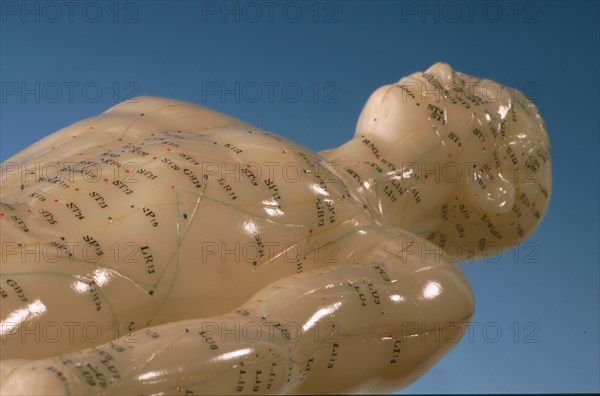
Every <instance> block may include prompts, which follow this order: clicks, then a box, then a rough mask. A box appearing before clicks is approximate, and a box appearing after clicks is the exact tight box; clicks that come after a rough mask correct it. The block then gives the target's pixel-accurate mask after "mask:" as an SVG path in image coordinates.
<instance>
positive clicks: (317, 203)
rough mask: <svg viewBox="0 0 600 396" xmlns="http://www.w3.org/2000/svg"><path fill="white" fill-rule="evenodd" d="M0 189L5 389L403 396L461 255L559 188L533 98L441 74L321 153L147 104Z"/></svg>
mask: <svg viewBox="0 0 600 396" xmlns="http://www.w3.org/2000/svg"><path fill="white" fill-rule="evenodd" d="M15 133H17V132H15ZM1 176H2V185H1V187H2V188H1V207H0V221H1V222H0V224H1V259H2V260H1V274H0V275H1V278H0V308H1V309H0V320H1V322H0V351H1V352H0V357H1V363H0V368H1V370H0V379H1V388H0V393H1V394H2V395H11V394H18V395H34V394H61V395H84V394H102V395H110V394H136V395H140V394H141V395H155V394H182V395H196V394H223V393H225V394H263V393H276V394H279V393H340V392H344V393H346V392H360V393H364V392H378V393H384V392H391V391H394V390H397V389H399V388H402V387H403V386H406V385H408V384H410V383H411V382H413V381H415V380H416V379H417V378H418V377H419V376H421V375H422V374H423V373H424V372H426V371H427V370H428V369H429V368H430V367H431V366H432V365H433V364H435V362H436V361H438V360H439V359H441V358H442V357H443V356H444V355H445V354H446V353H447V352H448V351H449V350H450V349H451V348H452V347H454V346H455V345H457V344H458V342H459V340H460V338H461V336H462V335H463V334H464V333H465V332H466V326H467V325H468V321H469V319H470V318H471V316H472V315H473V312H474V298H473V294H472V291H471V288H470V286H469V284H468V282H467V280H466V278H465V276H464V275H463V273H462V271H461V270H460V268H459V266H458V264H459V262H464V261H472V260H476V259H480V258H485V257H487V256H489V255H493V256H495V255H497V254H498V253H499V252H500V251H502V250H505V249H509V248H511V247H512V246H514V245H515V244H518V243H520V242H522V241H524V240H525V239H526V238H527V237H528V236H529V235H530V234H531V232H532V231H533V230H534V229H535V227H536V226H537V225H538V224H539V223H540V221H541V219H542V217H543V216H544V213H545V212H546V209H547V207H548V201H549V195H550V190H551V188H550V187H551V186H550V183H551V178H550V151H549V143H548V137H547V135H546V130H545V127H544V123H543V121H542V118H541V117H540V115H539V113H538V111H537V109H536V107H535V106H534V104H532V103H531V102H530V101H529V100H528V98H527V97H526V96H525V95H523V94H522V93H521V92H519V91H517V90H514V89H511V88H508V87H505V86H502V85H500V84H497V83H494V82H493V81H490V80H486V79H480V78H475V77H471V76H469V75H466V74H463V73H460V72H457V71H454V70H453V69H452V68H451V67H450V66H448V65H447V64H443V63H438V64H435V65H433V66H432V67H431V68H429V69H428V70H427V71H426V72H424V73H421V72H419V73H415V74H412V75H410V76H408V77H405V78H403V79H401V80H400V81H399V82H397V83H395V84H391V85H386V86H383V87H381V88H379V89H378V90H377V91H375V92H374V93H373V94H372V96H371V97H370V98H369V100H368V102H367V103H366V105H365V107H364V109H363V111H362V113H361V115H360V118H359V120H358V124H357V127H356V133H355V135H354V137H353V138H352V139H351V140H350V141H348V142H347V143H345V144H343V145H342V146H340V147H338V148H335V149H332V150H327V151H324V152H321V153H315V152H313V151H311V150H310V149H308V148H306V147H304V146H301V145H299V144H295V143H293V142H291V141H289V140H286V139H285V138H282V137H278V136H276V135H273V134H271V133H268V132H265V131H263V130H261V129H259V128H256V127H254V126H251V125H248V124H246V123H244V122H241V121H238V120H236V119H234V118H231V117H228V116H226V115H223V114H220V113H217V112H214V111H211V110H209V109H206V108H203V107H200V106H196V105H193V104H190V103H185V102H181V101H177V100H171V99H162V98H154V97H139V98H135V99H131V100H128V101H126V102H124V103H121V104H118V105H116V106H114V107H113V108H111V109H109V110H108V111H106V112H105V113H103V114H101V115H99V116H98V117H95V118H91V119H87V120H84V121H81V122H78V123H76V124H74V125H71V126H69V127H67V128H65V129H63V130H61V131H58V132H56V133H54V134H52V135H50V136H48V137H46V138H44V139H42V140H40V141H39V142H37V143H35V144H33V145H32V146H30V147H29V148H27V149H25V150H23V151H22V152H20V153H19V154H17V155H15V156H14V157H12V158H10V159H8V160H7V161H6V162H4V163H3V164H2V174H1Z"/></svg>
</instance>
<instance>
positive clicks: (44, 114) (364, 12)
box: [0, 0, 600, 393]
mask: <svg viewBox="0 0 600 396" xmlns="http://www.w3.org/2000/svg"><path fill="white" fill-rule="evenodd" d="M48 4H50V5H48ZM74 4H75V5H74V6H73V8H71V9H69V8H68V7H67V6H66V5H65V4H64V3H63V2H54V3H53V2H50V3H48V2H35V1H30V2H26V3H22V2H12V1H4V0H3V1H2V2H1V8H0V11H1V15H0V17H1V39H0V48H1V50H0V55H1V60H0V67H1V68H0V73H1V76H0V80H1V84H2V85H1V88H2V89H1V114H0V131H1V148H0V158H1V159H2V160H5V159H7V158H8V157H10V156H11V155H13V154H15V153H17V152H18V151H19V150H21V149H23V148H24V147H26V146H28V145H29V144H31V143H33V142H35V141H36V140H38V139H40V138H41V137H43V136H45V135H47V134H49V133H51V132H54V131H56V130H58V129H60V128H62V127H65V126H67V125H69V124H71V123H73V122H75V121H77V120H80V119H82V118H85V117H89V116H92V115H96V114H98V113H100V112H102V111H104V110H105V109H106V108H108V107H110V106H112V105H114V104H115V103H117V102H119V101H121V100H123V99H127V98H128V97H130V96H131V95H132V94H136V95H142V94H143V95H157V96H166V97H173V98H178V99H184V100H188V101H191V102H195V103H198V104H203V105H206V106H208V107H211V108H214V109H217V110H220V111H223V112H226V113H228V114H231V115H233V116H235V117H237V118H240V119H243V120H245V121H248V122H250V123H252V124H255V125H257V126H260V127H262V128H264V129H266V130H270V131H273V132H275V133H278V134H280V135H283V136H286V137H288V138H290V139H292V140H296V141H298V142H301V143H303V144H305V145H307V146H309V147H311V148H313V149H315V150H321V149H325V148H329V147H332V146H337V145H339V144H341V143H342V142H344V141H345V140H347V139H348V138H349V137H350V136H351V135H352V134H353V131H354V125H355V122H356V119H357V117H358V114H359V112H360V110H361V108H362V106H363V104H364V102H365V101H366V99H367V98H368V96H369V95H370V93H371V92H372V91H373V90H375V89H376V88H377V87H379V86H381V85H383V84H387V83H390V82H394V81H397V80H398V79H400V78H401V77H402V76H405V75H407V74H410V73H412V72H414V71H418V70H424V69H426V68H427V67H428V66H430V65H431V64H433V63H434V62H436V61H440V60H441V61H445V62H448V63H450V64H451V65H452V66H453V67H454V68H455V69H457V70H460V71H463V72H465V73H467V74H472V75H476V76H481V77H487V78H490V79H493V80H496V81H499V82H501V83H503V84H506V85H510V86H513V87H517V88H520V89H522V90H524V91H525V92H526V93H527V94H528V95H529V96H530V98H531V99H532V100H534V101H535V102H536V104H537V105H538V107H539V109H540V111H541V113H542V115H543V116H544V119H545V121H546V124H547V127H548V132H549V135H550V141H551V145H552V155H553V177H554V186H553V191H552V198H551V204H550V208H549V212H548V214H547V215H546V218H545V219H544V221H543V222H542V224H541V226H540V227H539V229H538V230H537V231H536V232H535V233H534V235H533V236H532V237H531V238H530V239H529V240H528V242H526V243H524V244H522V245H521V246H518V247H516V248H515V249H513V250H511V251H508V252H505V253H503V254H502V255H501V257H499V258H498V259H497V260H496V259H494V260H492V259H488V260H487V261H483V262H477V263H472V264H466V265H463V266H462V267H463V269H464V271H465V272H466V274H467V276H468V278H469V280H470V281H471V284H472V286H473V289H474V293H475V295H476V299H477V312H476V315H475V317H474V318H473V322H474V326H473V327H472V332H471V333H470V334H469V335H468V336H467V338H466V339H464V340H463V341H462V342H461V343H460V344H459V345H458V346H457V347H456V348H455V349H454V350H453V351H452V352H451V353H450V354H449V355H448V356H447V357H446V358H444V359H443V360H442V361H441V362H440V363H439V364H438V365H436V366H435V367H434V368H433V369H431V371H430V372H429V373H428V374H427V375H425V376H424V377H422V378H421V379H420V380H418V381H417V382H416V383H415V384H413V385H412V386H410V387H409V388H406V389H404V390H402V392H403V393H411V392H418V393H427V392H444V393H446V392H473V393H479V392H598V391H599V390H600V389H599V379H598V373H599V370H600V368H599V355H600V354H599V341H598V340H599V338H600V336H599V256H598V242H599V238H598V224H599V219H598V206H599V197H598V191H599V183H598V180H599V177H598V169H599V164H598V148H599V145H598V135H599V116H598V114H599V112H598V110H599V108H600V107H599V82H598V78H599V77H598V75H599V70H600V68H599V67H600V65H599V47H600V45H599V44H600V43H599V35H600V33H599V25H600V22H599V5H598V2H592V1H587V2H585V1H584V2H575V1H570V2H568V4H567V2H552V1H547V2H546V1H544V2H514V1H496V2H493V1H492V2H479V1H472V2H470V3H469V2H467V3H465V2H451V3H445V2H436V1H429V2H420V1H419V2H412V1H397V2H392V1H370V2H366V1H347V2H320V3H315V2H313V1H299V2H295V3H291V4H290V3H285V2H271V3H270V4H273V6H272V7H273V8H272V10H273V13H272V14H270V9H271V8H270V7H271V6H269V5H268V4H267V3H265V2H262V1H260V2H255V3H250V4H248V3H239V2H233V1H230V2H199V1H198V2H192V1H170V2H167V1H132V2H127V1H123V2H120V3H117V2H115V1H98V2H91V3H90V2H74ZM469 4H470V5H469ZM70 10H71V11H72V14H70ZM227 10H232V11H231V12H229V13H224V14H222V12H223V11H227ZM298 10H300V11H301V15H299V14H298V13H297V12H298ZM98 11H100V12H101V14H98ZM257 12H259V13H257ZM236 83H238V84H239V90H238V93H239V98H238V97H236V95H235V93H231V92H229V93H227V92H225V91H223V90H222V88H224V89H229V90H232V89H233V90H234V91H233V92H235V88H236ZM36 84H37V85H36ZM222 84H223V85H222ZM269 84H271V85H273V86H274V90H273V96H272V97H269V92H268V85H269ZM69 86H72V87H73V88H74V90H73V92H72V95H70V92H69V89H68V87H69ZM257 86H258V87H260V88H261V89H262V92H261V93H260V94H259V93H258V92H257V90H256V87H257ZM57 87H58V88H60V89H59V90H57ZM284 87H285V89H284ZM298 87H300V89H301V94H299V91H297V89H298ZM211 89H212V90H211ZM215 89H217V90H218V92H217V93H216V94H215V93H214V90H215ZM498 331H501V333H498Z"/></svg>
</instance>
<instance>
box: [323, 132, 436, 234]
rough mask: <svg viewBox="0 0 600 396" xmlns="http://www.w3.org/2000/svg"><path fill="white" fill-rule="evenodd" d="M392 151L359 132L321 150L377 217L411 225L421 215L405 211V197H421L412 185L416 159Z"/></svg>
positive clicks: (416, 178)
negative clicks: (345, 141) (350, 137)
mask: <svg viewBox="0 0 600 396" xmlns="http://www.w3.org/2000/svg"><path fill="white" fill-rule="evenodd" d="M391 154H392V152H390V150H389V147H388V146H387V145H384V144H383V143H382V142H379V141H377V140H375V139H372V138H369V137H362V136H355V137H354V138H353V139H352V140H350V141H348V142H347V143H344V144H343V145H341V146H340V147H337V148H335V149H332V150H328V151H324V152H322V153H321V155H322V156H323V157H324V158H325V159H326V160H327V161H330V162H334V163H335V164H336V166H337V168H338V169H339V171H340V172H342V173H344V174H345V176H346V177H347V178H348V179H351V180H352V183H353V184H354V186H355V188H356V190H357V191H358V193H359V195H361V196H362V197H363V198H364V199H365V200H366V201H367V202H368V205H369V207H370V209H371V212H372V213H373V215H374V217H375V218H376V219H377V220H379V221H380V222H381V223H384V224H390V225H394V226H399V227H402V228H405V229H411V228H412V226H413V225H415V224H416V222H417V221H418V220H419V218H422V215H423V213H420V212H421V211H418V213H417V212H416V211H411V213H406V212H405V211H404V208H405V207H406V206H407V205H406V201H407V200H417V201H418V200H419V199H420V197H419V196H418V194H419V191H418V190H419V189H418V188H413V187H415V186H418V185H419V184H420V183H421V180H419V178H420V176H419V174H418V173H417V172H414V164H416V163H417V161H418V159H417V158H414V155H415V154H414V152H413V153H410V152H406V153H405V158H406V159H403V160H402V161H398V158H399V157H398V156H397V155H395V153H393V154H394V155H393V156H392V155H391ZM411 154H412V155H411ZM415 194H416V195H415ZM423 209H425V208H423Z"/></svg>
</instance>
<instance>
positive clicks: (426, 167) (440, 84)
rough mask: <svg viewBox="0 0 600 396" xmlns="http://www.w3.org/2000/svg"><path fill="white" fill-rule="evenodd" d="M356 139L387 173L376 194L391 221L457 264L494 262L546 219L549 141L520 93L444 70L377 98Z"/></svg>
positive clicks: (391, 88)
mask: <svg viewBox="0 0 600 396" xmlns="http://www.w3.org/2000/svg"><path fill="white" fill-rule="evenodd" d="M355 138H359V139H363V138H367V139H370V140H371V141H373V142H375V143H376V145H377V147H378V150H379V151H380V152H379V153H378V154H379V158H378V159H379V161H380V162H382V163H383V164H384V166H383V168H384V170H385V171H384V175H383V177H382V178H381V180H377V182H376V183H374V184H373V187H372V188H375V189H377V196H378V197H379V200H380V207H381V208H382V209H383V210H382V217H383V221H384V222H386V223H391V224H394V225H397V226H400V227H403V228H407V229H409V230H411V231H413V232H415V233H418V234H420V235H422V236H423V237H425V238H427V239H430V240H432V241H434V242H435V243H437V244H438V245H439V246H441V247H443V248H445V249H446V250H447V252H448V253H449V254H450V255H452V256H454V255H455V254H457V253H456V252H457V250H461V251H462V255H461V259H466V258H480V257H485V256H486V255H495V254H497V253H498V252H499V249H502V250H503V249H506V248H508V247H510V246H512V245H514V244H516V243H518V242H519V241H521V240H523V239H524V238H525V237H526V236H527V235H528V234H529V233H531V231H532V230H533V229H534V228H535V227H536V225H537V224H538V222H539V221H540V219H541V218H542V217H543V215H544V213H545V211H546V209H547V206H548V201H549V194H550V184H551V175H550V156H549V144H548V137H547V135H546V130H545V126H544V123H543V120H542V118H541V117H540V115H539V113H538V111H537V108H536V106H535V105H534V104H533V103H532V102H531V101H530V100H529V99H528V98H527V97H526V96H525V95H524V94H522V93H521V92H520V91H518V90H515V89H512V88H508V87H505V86H502V85H500V84H498V83H496V82H493V81H490V80H485V79H479V78H475V77H472V76H468V75H465V74H463V73H460V72H456V71H454V70H453V69H452V68H451V67H450V66H449V65H447V64H444V63H437V64H435V65H433V66H432V67H430V68H429V69H428V70H427V71H426V72H424V73H421V72H419V73H414V74H412V75H410V76H408V77H405V78H402V79H401V80H400V81H399V82H398V83H396V84H392V85H386V86H384V87H381V88H379V89H378V90H376V91H375V92H374V93H373V94H372V95H371V97H370V98H369V100H368V102H367V104H366V105H365V107H364V109H363V111H362V113H361V115H360V118H359V120H358V124H357V127H356V136H355ZM386 160H389V162H392V163H393V164H394V166H391V165H388V164H387V163H386V162H388V161H386ZM393 168H395V169H393ZM469 256H470V257H469Z"/></svg>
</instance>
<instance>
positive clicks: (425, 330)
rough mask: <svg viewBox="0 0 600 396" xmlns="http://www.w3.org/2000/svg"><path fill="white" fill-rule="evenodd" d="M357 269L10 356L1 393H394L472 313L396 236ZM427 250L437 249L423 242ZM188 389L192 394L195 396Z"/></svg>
mask: <svg viewBox="0 0 600 396" xmlns="http://www.w3.org/2000/svg"><path fill="white" fill-rule="evenodd" d="M396 234H397V236H396V237H392V238H388V239H387V240H386V241H385V242H384V243H382V244H381V245H379V246H378V247H377V248H375V249H374V250H373V251H372V252H371V253H370V254H368V255H367V256H365V257H364V261H363V262H360V263H355V264H347V265H346V264H341V265H337V266H334V267H331V268H328V269H323V270H314V271H310V272H305V273H301V274H298V275H293V276H290V277H287V278H284V279H282V280H280V281H278V282H276V283H274V284H272V285H270V286H268V287H267V288H265V289H263V290H262V291H261V292H259V293H258V294H256V295H255V296H254V297H253V298H251V299H250V300H249V301H248V302H247V303H246V304H244V305H243V306H242V307H240V308H239V309H238V310H236V311H235V312H231V313H230V314H227V315H222V316H216V317H211V318H202V319H196V320H188V321H182V322H175V323H170V324H165V325H162V326H157V327H153V328H148V329H144V330H141V331H139V332H137V333H133V334H130V335H127V336H124V337H122V338H120V339H117V340H115V341H113V342H109V343H107V344H104V345H101V346H99V347H97V348H90V349H87V350H84V351H82V352H78V353H72V354H68V355H64V356H60V357H55V358H50V359H46V360H40V361H30V362H22V361H11V360H9V361H4V362H3V365H4V368H3V376H4V378H3V381H2V382H3V385H2V389H1V390H2V394H7V395H8V394H36V392H37V393H38V394H42V393H43V394H48V392H51V393H57V394H133V393H134V392H135V393H136V394H178V393H181V394H186V392H187V393H188V394H199V393H210V394H215V393H227V394H234V393H269V392H270V393H282V392H293V393H306V392H308V393H315V392H348V391H362V392H388V391H393V390H395V389H398V388H400V387H402V386H405V385H407V384H408V383H410V382H412V381H413V380H414V379H416V378H417V377H418V376H419V375H420V374H422V373H423V372H424V371H425V370H427V369H428V368H429V367H430V366H431V365H432V364H433V363H435V361H437V360H438V359H439V358H441V356H443V355H444V354H445V353H446V352H447V351H448V350H449V349H450V348H451V347H452V346H454V345H455V344H456V343H457V342H458V341H459V339H460V336H461V334H462V332H463V330H464V327H463V325H464V324H465V322H466V321H467V320H468V319H469V318H470V316H471V314H472V312H473V299H472V295H471V290H470V288H469V286H468V284H467V283H466V281H465V278H464V277H463V275H462V273H461V272H460V270H459V269H457V268H456V267H455V266H453V265H451V264H448V263H447V262H446V261H445V260H444V259H443V256H442V255H441V254H440V255H429V261H427V262H425V261H423V257H422V255H420V254H417V255H415V254H407V251H408V252H414V251H415V250H414V249H409V250H407V249H406V247H407V246H408V244H411V243H416V244H426V243H427V242H425V241H420V240H417V239H415V240H410V239H409V238H407V237H406V235H405V234H404V233H402V232H400V231H398V232H396ZM427 248H429V249H430V250H429V251H432V250H431V249H433V246H431V245H428V246H427ZM192 392H193V393H192Z"/></svg>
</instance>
